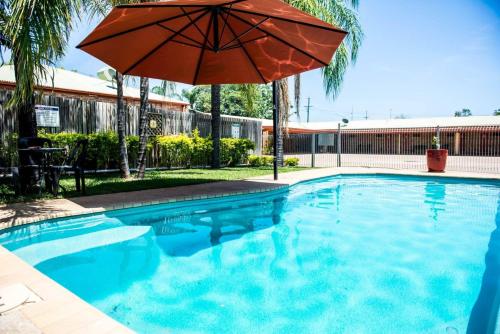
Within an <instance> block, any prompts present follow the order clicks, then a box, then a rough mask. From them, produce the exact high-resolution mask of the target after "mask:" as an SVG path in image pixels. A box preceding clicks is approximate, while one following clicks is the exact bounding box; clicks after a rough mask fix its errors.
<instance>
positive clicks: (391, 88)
mask: <svg viewBox="0 0 500 334" xmlns="http://www.w3.org/2000/svg"><path fill="white" fill-rule="evenodd" d="M359 15H360V21H361V24H362V27H363V30H364V33H365V39H364V41H363V45H362V48H361V50H360V53H359V58H358V61H357V63H356V64H355V65H354V66H353V67H351V68H349V70H348V72H347V75H346V77H345V81H344V85H343V87H342V91H341V93H340V95H339V96H338V98H337V99H336V100H335V101H332V100H331V99H330V98H327V97H325V95H324V92H323V89H322V83H321V80H322V79H321V73H320V72H319V71H311V72H307V73H305V74H304V75H303V80H302V92H303V95H302V96H303V101H302V105H305V104H306V103H307V97H310V98H311V104H312V105H313V107H312V109H311V114H310V120H311V121H324V120H338V119H339V118H342V117H347V118H351V114H352V117H353V119H362V118H364V117H365V115H366V114H367V115H368V118H369V119H383V118H389V117H390V115H391V114H392V117H394V116H397V115H401V114H404V115H406V116H407V117H411V118H416V117H433V116H450V115H453V113H454V111H455V110H459V109H462V108H469V109H471V111H472V114H473V115H491V114H492V113H493V110H495V109H499V108H500V1H498V0H482V1H481V0H438V1H436V0H413V1H410V0H377V1H373V0H360V7H359ZM96 23H97V22H90V23H88V22H87V21H84V22H83V23H80V24H78V26H77V29H76V30H75V31H74V33H73V34H72V35H71V39H70V47H69V48H68V51H67V55H66V57H65V58H64V59H62V60H61V61H60V62H59V65H60V66H62V67H64V68H66V69H77V70H78V71H79V72H82V73H86V74H92V75H94V74H95V73H96V72H97V70H98V69H100V68H102V67H103V66H105V65H104V64H103V63H101V62H100V61H98V60H97V59H95V58H93V57H92V56H90V55H87V54H85V53H84V52H81V51H79V50H77V49H75V48H74V46H75V45H76V44H78V42H80V41H81V40H82V39H83V38H84V37H85V36H86V35H87V34H88V33H89V32H90V31H91V30H92V29H93V28H94V26H95V25H96ZM290 84H291V85H292V82H290ZM303 111H304V108H302V110H301V112H302V114H301V116H302V117H301V118H302V119H303V120H305V114H304V112H303Z"/></svg>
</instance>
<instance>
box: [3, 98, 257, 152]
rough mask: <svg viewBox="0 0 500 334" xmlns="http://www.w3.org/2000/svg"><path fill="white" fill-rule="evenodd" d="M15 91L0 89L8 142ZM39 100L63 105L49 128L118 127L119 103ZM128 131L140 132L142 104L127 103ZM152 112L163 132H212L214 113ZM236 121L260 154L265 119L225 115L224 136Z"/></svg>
mask: <svg viewBox="0 0 500 334" xmlns="http://www.w3.org/2000/svg"><path fill="white" fill-rule="evenodd" d="M10 96H11V91H8V90H0V139H1V140H2V143H5V142H6V140H5V139H6V138H7V136H8V135H9V134H10V133H12V132H17V131H16V127H17V115H16V112H15V111H14V110H12V109H8V108H6V107H5V106H6V103H7V101H8V100H9V99H10ZM37 103H38V104H43V105H49V106H57V107H59V118H60V125H61V126H60V127H59V128H45V130H46V131H47V132H51V133H55V132H73V133H85V134H89V133H94V132H104V131H116V128H117V117H116V104H114V103H110V102H103V101H97V100H95V99H90V98H89V99H81V98H73V97H67V96H57V95H56V96H54V95H43V96H41V97H40V101H37ZM125 108H126V110H127V116H126V119H127V122H126V124H127V135H137V134H138V123H139V107H138V106H137V105H132V104H126V105H125ZM150 112H151V113H154V114H159V115H161V117H160V118H161V134H163V135H172V134H180V133H188V134H189V133H191V132H192V131H193V130H194V129H198V130H199V131H200V134H201V135H202V136H208V135H210V129H211V126H210V121H211V115H210V114H205V113H199V112H193V111H191V112H181V111H177V110H173V109H155V108H151V110H150ZM234 124H238V126H239V129H240V130H239V134H240V138H248V139H250V140H252V141H253V142H254V143H255V147H256V148H257V149H256V151H257V152H256V153H257V154H260V148H261V147H262V122H261V121H260V120H256V119H251V118H244V117H234V116H225V115H223V116H222V137H231V135H232V132H231V129H232V127H233V125H234Z"/></svg>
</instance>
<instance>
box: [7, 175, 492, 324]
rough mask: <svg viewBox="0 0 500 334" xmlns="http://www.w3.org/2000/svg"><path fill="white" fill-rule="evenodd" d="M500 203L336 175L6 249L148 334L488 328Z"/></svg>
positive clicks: (78, 228) (50, 228) (38, 230)
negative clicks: (278, 190)
mask: <svg viewBox="0 0 500 334" xmlns="http://www.w3.org/2000/svg"><path fill="white" fill-rule="evenodd" d="M499 206H500V185H499V183H495V182H494V181H491V182H479V181H466V180H451V179H449V180H441V179H437V178H436V179H435V178H411V177H394V176H337V177H330V178H324V179H319V180H315V181H310V182H306V183H301V184H299V185H296V186H294V187H292V188H291V189H290V190H289V191H285V192H283V191H281V192H274V193H270V194H267V195H262V194H260V195H249V196H240V197H232V198H226V199H220V198H219V199H215V200H205V201H192V202H184V203H179V204H176V205H157V206H148V207H141V208H134V209H127V210H120V211H114V212H107V213H102V214H95V215H89V216H83V217H76V218H71V219H62V220H54V221H50V222H45V223H40V224H36V225H31V226H25V227H21V228H16V229H11V230H8V231H7V232H5V233H3V234H1V235H0V243H1V244H2V245H4V246H5V247H7V248H8V249H9V250H11V251H13V252H14V253H15V254H17V255H18V256H20V257H21V258H23V259H24V260H26V261H27V262H29V263H30V264H32V265H33V266H35V267H36V268H37V269H38V270H40V271H42V272H43V273H45V274H47V275H48V276H50V277H51V278H53V279H54V280H56V281H57V282H59V283H60V284H62V285H63V286H65V287H67V288H68V289H70V290H71V291H73V292H74V293H76V294H77V295H78V296H80V297H81V298H83V299H84V300H86V301H88V302H89V303H91V304H93V305H95V306H96V307H97V308H99V309H101V310H102V311H104V312H105V313H107V314H108V315H110V316H111V317H113V318H115V319H117V320H118V321H120V322H122V323H124V324H125V325H127V326H129V327H131V328H132V329H134V330H136V331H138V332H140V333H160V332H165V330H167V331H169V332H174V333H287V334H292V333H444V334H445V333H448V334H449V333H466V330H467V327H468V326H469V331H470V333H482V332H481V330H483V329H484V328H485V324H488V323H489V324H490V325H491V326H494V323H495V320H496V314H497V311H498V310H497V309H498V298H497V299H496V300H495V295H496V296H497V297H498V291H497V290H498V285H499V282H500V259H499V258H500V235H499V234H500V230H499V229H498V226H499V225H500V213H499V211H500V207H499ZM490 328H491V327H490Z"/></svg>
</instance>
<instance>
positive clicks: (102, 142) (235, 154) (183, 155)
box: [0, 130, 255, 169]
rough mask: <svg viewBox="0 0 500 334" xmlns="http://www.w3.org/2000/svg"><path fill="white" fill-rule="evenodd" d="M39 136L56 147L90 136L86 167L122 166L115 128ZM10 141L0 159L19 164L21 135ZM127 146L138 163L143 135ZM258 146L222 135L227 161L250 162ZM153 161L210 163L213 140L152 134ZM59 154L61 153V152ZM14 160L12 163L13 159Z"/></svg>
mask: <svg viewBox="0 0 500 334" xmlns="http://www.w3.org/2000/svg"><path fill="white" fill-rule="evenodd" d="M39 136H40V137H43V138H47V139H50V140H51V141H52V144H53V146H54V147H67V148H68V149H71V148H73V147H74V145H75V143H76V142H77V141H78V140H80V139H85V138H87V139H88V140H89V144H88V149H87V161H86V168H88V169H114V168H118V166H119V157H120V148H119V145H118V135H117V134H116V133H114V132H100V133H92V134H89V135H85V134H78V133H65V132H61V133H57V134H54V133H45V132H43V131H40V132H39ZM10 141H12V144H11V143H10V142H7V143H2V145H0V163H1V164H2V165H3V164H6V165H7V164H10V165H16V162H15V160H14V159H16V158H17V137H15V136H13V138H12V140H10ZM126 141H127V150H128V156H129V163H130V166H131V167H135V165H136V162H137V158H138V153H139V137H138V136H128V137H127V138H126ZM253 149H255V144H254V143H253V142H252V141H250V140H248V139H235V138H223V139H221V162H222V164H223V165H228V166H235V165H238V164H243V163H246V162H247V160H248V152H249V151H250V150H253ZM147 150H148V154H149V159H150V160H149V161H152V162H153V164H154V165H155V166H156V167H168V168H171V167H183V168H186V167H191V166H208V165H209V164H210V160H211V154H212V141H211V140H210V138H204V137H201V136H200V134H199V132H198V131H197V130H195V131H193V133H192V136H187V135H185V134H181V135H175V136H156V137H151V138H150V139H149V141H148V144H147ZM58 154H59V155H58ZM62 157H63V153H57V154H55V155H54V158H55V159H57V160H62ZM9 162H10V163H9Z"/></svg>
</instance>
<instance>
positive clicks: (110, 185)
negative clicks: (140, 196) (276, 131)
mask: <svg viewBox="0 0 500 334" xmlns="http://www.w3.org/2000/svg"><path fill="white" fill-rule="evenodd" d="M304 169H306V168H300V167H283V168H280V173H286V172H293V171H298V170H304ZM272 173H273V169H272V167H233V168H222V169H179V170H168V171H148V172H146V176H145V178H144V179H143V180H137V179H135V177H134V176H133V175H132V177H131V178H130V179H127V180H124V179H122V178H120V176H119V175H118V174H100V175H94V174H88V175H87V176H86V180H85V181H86V182H85V184H86V186H87V196H88V195H97V194H107V193H116V192H125V191H134V190H144V189H154V188H168V187H176V186H182V185H189V184H199V183H208V182H216V181H226V180H241V179H246V178H249V177H253V176H261V175H269V174H272ZM61 184H62V185H63V186H64V187H65V188H66V189H67V192H63V191H62V192H61V194H60V196H59V197H74V196H80V195H81V194H79V193H77V192H75V181H74V178H70V177H67V178H65V179H63V180H62V181H61ZM40 198H54V196H52V195H50V194H45V193H44V194H41V195H38V196H29V197H26V196H24V197H19V196H15V194H14V192H13V191H12V189H11V188H10V187H7V186H5V185H0V203H11V202H21V201H29V200H34V199H40Z"/></svg>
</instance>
